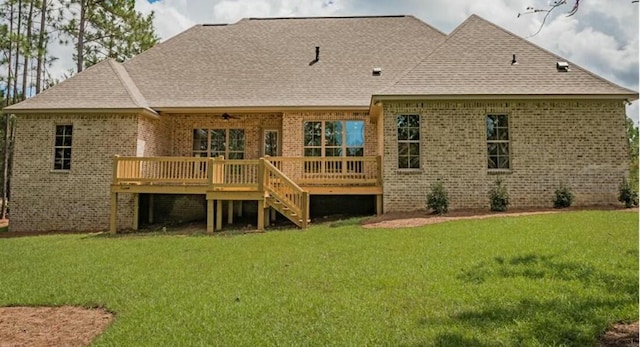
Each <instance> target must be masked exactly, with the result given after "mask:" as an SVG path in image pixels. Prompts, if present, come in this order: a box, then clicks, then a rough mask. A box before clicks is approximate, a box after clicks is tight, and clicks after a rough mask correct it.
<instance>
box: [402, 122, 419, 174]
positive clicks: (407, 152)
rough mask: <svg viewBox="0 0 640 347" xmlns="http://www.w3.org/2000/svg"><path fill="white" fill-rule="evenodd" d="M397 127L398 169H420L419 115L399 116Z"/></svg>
mask: <svg viewBox="0 0 640 347" xmlns="http://www.w3.org/2000/svg"><path fill="white" fill-rule="evenodd" d="M396 124H397V127H398V169H419V168H420V115H417V114H408V115H399V116H398V117H397V118H396Z"/></svg>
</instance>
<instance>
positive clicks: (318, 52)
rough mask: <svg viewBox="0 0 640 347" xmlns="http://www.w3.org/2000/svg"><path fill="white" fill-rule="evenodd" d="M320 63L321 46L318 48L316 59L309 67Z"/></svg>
mask: <svg viewBox="0 0 640 347" xmlns="http://www.w3.org/2000/svg"><path fill="white" fill-rule="evenodd" d="M319 61H320V46H316V58H315V59H314V60H312V61H311V62H310V63H309V66H311V65H313V64H315V63H317V62H319Z"/></svg>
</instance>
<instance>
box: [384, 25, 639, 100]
mask: <svg viewBox="0 0 640 347" xmlns="http://www.w3.org/2000/svg"><path fill="white" fill-rule="evenodd" d="M513 54H515V55H516V60H517V62H518V64H516V65H512V64H511V63H512V58H513ZM559 61H566V59H564V58H561V57H559V56H557V55H555V54H553V53H550V52H548V51H546V50H544V49H542V48H540V47H538V46H536V45H534V44H532V43H531V42H529V41H527V40H525V39H523V38H520V37H518V36H516V35H514V34H512V33H510V32H508V31H506V30H504V29H502V28H500V27H498V26H496V25H494V24H492V23H490V22H488V21H486V20H484V19H482V18H480V17H479V16H477V15H472V16H471V17H469V18H468V19H467V20H466V21H465V22H464V23H462V24H461V25H460V26H459V27H458V28H456V29H455V30H454V31H453V32H452V33H451V34H449V36H448V38H447V39H446V40H445V41H444V42H443V43H442V44H441V45H440V46H439V47H437V48H436V49H435V50H434V51H433V52H432V53H431V54H430V55H429V56H428V57H426V58H425V59H424V60H423V61H422V62H420V63H419V64H418V65H417V66H416V67H415V68H413V69H411V70H410V71H409V72H407V73H406V74H405V75H404V76H402V77H401V78H400V79H399V80H398V81H396V82H395V83H394V84H393V85H392V86H390V87H388V88H385V89H382V90H380V91H378V92H377V93H375V94H376V95H429V96H440V95H443V96H446V95H450V96H451V95H534V96H535V95H538V96H540V95H545V96H546V95H627V96H628V97H630V98H637V93H636V92H634V91H632V90H629V89H626V88H623V87H621V86H618V85H616V84H614V83H612V82H609V81H607V80H605V79H603V78H601V77H599V76H596V75H594V74H593V73H591V72H588V71H587V70H585V69H582V68H581V67H579V66H577V65H576V64H573V63H569V66H570V71H568V72H559V71H558V69H557V68H556V63H557V62H559Z"/></svg>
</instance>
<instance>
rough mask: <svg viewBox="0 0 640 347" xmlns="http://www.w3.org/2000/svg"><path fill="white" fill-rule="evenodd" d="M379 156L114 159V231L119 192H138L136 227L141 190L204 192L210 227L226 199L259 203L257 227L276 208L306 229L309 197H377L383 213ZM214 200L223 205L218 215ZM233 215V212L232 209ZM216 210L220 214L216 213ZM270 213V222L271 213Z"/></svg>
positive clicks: (135, 193) (219, 225) (164, 192)
mask: <svg viewBox="0 0 640 347" xmlns="http://www.w3.org/2000/svg"><path fill="white" fill-rule="evenodd" d="M380 170H381V159H380V157H335V158H326V157H322V158H313V157H267V158H260V159H258V160H224V159H222V158H198V157H119V156H116V157H115V158H114V164H113V184H112V185H111V222H110V224H111V225H110V230H111V232H112V233H115V232H116V225H117V220H116V216H117V195H118V194H123V193H132V194H134V208H135V210H134V225H133V228H134V229H137V216H138V210H137V209H138V203H137V202H138V198H139V194H204V195H206V199H207V231H209V232H213V230H214V220H215V222H216V223H215V229H220V228H221V206H222V204H221V202H222V201H236V200H254V201H258V223H257V225H258V229H259V230H262V229H263V228H264V225H265V212H264V211H265V210H267V211H268V210H269V209H273V210H276V211H278V212H280V213H281V214H282V215H284V216H285V217H287V218H289V219H290V220H291V221H293V222H294V223H295V224H296V225H298V226H299V227H301V228H303V229H304V228H306V227H307V224H308V222H309V195H313V194H316V195H376V196H377V199H376V202H377V203H376V210H377V212H378V213H381V211H382V180H381V177H382V176H381V171H380ZM214 203H215V204H216V205H217V206H218V207H217V210H216V211H215V213H214ZM229 205H230V206H233V204H229ZM230 213H231V211H230ZM214 214H215V216H214ZM271 215H272V214H271V213H267V214H266V223H267V224H268V223H269V216H271Z"/></svg>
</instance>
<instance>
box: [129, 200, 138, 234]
mask: <svg viewBox="0 0 640 347" xmlns="http://www.w3.org/2000/svg"><path fill="white" fill-rule="evenodd" d="M139 219H140V193H133V223H131V227H132V228H133V230H134V231H137V230H138V221H139Z"/></svg>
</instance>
